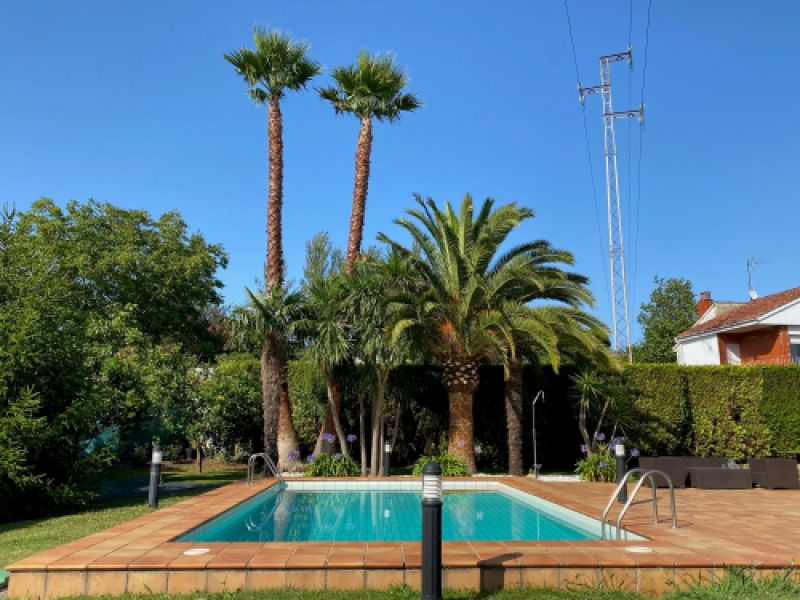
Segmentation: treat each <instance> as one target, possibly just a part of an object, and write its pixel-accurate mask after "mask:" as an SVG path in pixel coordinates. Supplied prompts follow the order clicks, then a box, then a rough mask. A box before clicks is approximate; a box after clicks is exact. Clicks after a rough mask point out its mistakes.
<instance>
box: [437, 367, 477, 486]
mask: <svg viewBox="0 0 800 600" xmlns="http://www.w3.org/2000/svg"><path fill="white" fill-rule="evenodd" d="M479 381H480V375H479V373H478V363H477V362H476V361H474V360H472V359H470V358H460V357H450V358H448V359H446V360H444V361H443V362H442V382H443V383H444V387H445V389H446V390H447V396H448V398H449V401H450V433H449V436H448V447H447V451H448V452H449V453H450V454H452V455H454V456H457V457H458V458H460V459H462V460H463V461H464V462H466V463H467V468H468V469H469V472H470V473H475V471H476V470H477V468H476V466H475V438H474V419H473V415H472V397H473V395H474V394H475V390H476V389H478V383H479Z"/></svg>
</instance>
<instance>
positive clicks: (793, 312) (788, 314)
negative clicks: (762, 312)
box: [760, 302, 800, 329]
mask: <svg viewBox="0 0 800 600" xmlns="http://www.w3.org/2000/svg"><path fill="white" fill-rule="evenodd" d="M760 323H764V324H766V325H788V326H789V328H790V329H791V328H792V327H793V326H794V327H797V328H799V329H800V302H794V303H792V304H789V305H787V306H785V307H784V308H781V309H779V310H776V311H775V312H774V313H772V314H771V315H769V316H768V317H766V318H765V319H761V320H760Z"/></svg>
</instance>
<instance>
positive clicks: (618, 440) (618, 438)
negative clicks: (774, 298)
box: [611, 435, 625, 445]
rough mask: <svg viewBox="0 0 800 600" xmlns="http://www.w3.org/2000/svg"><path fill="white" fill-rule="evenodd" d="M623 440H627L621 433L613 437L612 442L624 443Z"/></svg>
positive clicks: (614, 443)
mask: <svg viewBox="0 0 800 600" xmlns="http://www.w3.org/2000/svg"><path fill="white" fill-rule="evenodd" d="M623 442H625V438H624V437H622V436H621V435H619V436H617V437H615V438H612V439H611V443H612V444H613V445H616V444H622V443H623Z"/></svg>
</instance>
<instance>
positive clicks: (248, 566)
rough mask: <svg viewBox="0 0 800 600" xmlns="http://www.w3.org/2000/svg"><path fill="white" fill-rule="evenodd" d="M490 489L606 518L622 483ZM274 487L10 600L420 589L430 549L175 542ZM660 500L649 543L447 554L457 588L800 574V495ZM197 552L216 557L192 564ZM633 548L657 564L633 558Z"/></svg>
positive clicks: (66, 566)
mask: <svg viewBox="0 0 800 600" xmlns="http://www.w3.org/2000/svg"><path fill="white" fill-rule="evenodd" d="M404 480H406V481H407V480H408V479H407V478H404ZM482 480H489V481H491V480H494V481H498V482H501V483H503V484H505V485H508V486H511V487H514V488H517V489H518V490H521V491H524V492H528V493H531V494H534V495H536V496H539V497H541V498H544V499H546V500H550V501H553V502H556V503H558V504H561V505H563V506H566V507H567V508H571V509H573V510H575V511H578V512H581V513H583V514H586V515H588V516H591V517H594V518H597V517H598V516H599V515H600V513H601V511H602V509H603V507H604V506H605V503H606V502H607V500H608V497H609V495H610V494H611V492H612V490H613V486H612V485H610V484H589V483H542V482H538V481H536V480H534V479H530V478H524V477H518V478H508V477H503V478H493V479H489V478H486V479H484V478H482ZM271 485H274V482H273V481H271V480H262V481H259V482H257V483H256V484H255V485H253V486H249V487H248V486H246V485H244V484H232V485H228V486H225V487H222V488H219V489H215V490H212V491H210V492H207V493H205V494H203V495H201V496H196V497H193V498H190V499H188V500H185V501H183V502H181V503H179V504H175V505H172V506H170V507H168V508H164V509H161V510H158V511H155V512H153V513H151V514H148V515H145V516H142V517H139V518H137V519H134V520H132V521H129V522H127V523H122V524H120V525H117V526H116V527H112V528H111V529H108V530H106V531H103V532H100V533H96V534H93V535H90V536H88V537H85V538H82V539H80V540H76V541H74V542H70V543H68V544H64V545H63V546H59V547H58V548H53V549H50V550H47V551H45V552H41V553H39V554H36V555H34V556H31V557H28V558H25V559H23V560H20V561H18V562H17V563H15V564H13V565H11V566H10V567H8V569H9V570H10V571H11V572H12V576H11V580H10V586H9V597H10V598H22V597H28V598H42V599H47V598H56V597H63V596H70V595H76V594H97V595H99V594H120V593H123V592H126V591H127V592H148V591H150V592H154V593H155V592H164V593H184V592H192V591H208V592H213V591H225V590H236V589H268V588H276V587H301V588H310V589H354V588H364V587H367V588H375V589H379V588H386V587H388V586H391V585H398V584H402V583H405V584H406V585H409V586H411V587H415V588H419V580H420V572H419V568H420V545H419V543H418V542H417V543H415V542H402V543H401V542H369V543H358V542H346V543H345V542H298V543H295V542H272V543H260V542H258V543H254V542H236V543H223V542H215V543H206V542H203V543H197V544H192V543H188V542H172V541H170V540H171V539H174V538H175V537H176V536H178V535H179V534H181V533H183V532H185V531H187V530H189V529H191V528H193V527H195V526H197V525H200V524H201V523H203V522H205V521H207V520H209V519H210V518H213V517H214V516H216V515H218V514H219V513H221V512H224V511H225V510H227V509H229V508H231V507H233V506H235V505H237V504H239V503H240V502H242V501H244V500H246V499H248V498H250V497H252V496H253V495H255V494H257V493H259V492H261V491H263V490H265V489H267V488H268V487H270V486H271ZM659 499H660V503H659V504H660V514H661V522H660V523H658V524H655V523H652V521H651V513H650V505H649V504H641V505H638V506H634V507H633V508H632V509H631V511H630V513H629V515H628V516H627V517H626V519H625V527H626V528H627V529H628V530H630V531H633V532H634V533H637V534H639V535H641V536H644V537H646V538H647V540H645V541H636V542H631V541H628V542H624V541H623V542H617V541H608V540H596V541H572V542H555V541H547V542H518V541H496V542H445V543H444V544H443V547H442V554H443V562H444V585H445V586H446V587H451V588H469V589H476V590H491V589H496V588H500V587H520V586H554V587H570V586H577V585H581V586H585V585H600V584H606V585H611V586H614V587H622V588H627V589H633V590H639V591H644V592H658V591H663V590H666V589H670V588H672V587H673V586H675V585H681V584H685V583H686V582H689V581H702V580H707V579H710V578H713V577H716V576H718V575H719V574H720V573H721V569H722V568H723V567H725V566H730V565H737V566H746V567H752V568H754V569H758V570H759V571H760V572H764V573H772V572H773V571H777V570H785V569H790V568H791V569H792V572H793V574H794V573H795V572H794V565H795V564H796V563H798V562H800V491H790V490H774V491H773V490H762V489H752V490H698V489H682V490H676V501H677V507H678V521H679V528H678V529H672V528H670V526H669V522H668V515H669V507H668V504H667V502H668V500H667V494H666V493H661V494H660V497H659ZM614 510H617V508H616V507H615V509H614ZM193 546H202V547H203V548H208V549H209V552H208V553H207V554H202V555H199V556H187V555H185V554H184V551H186V550H188V549H189V548H191V547H193ZM632 546H639V547H646V548H648V549H649V552H647V553H632V552H629V551H627V550H626V548H629V547H632ZM798 574H799V575H800V571H798Z"/></svg>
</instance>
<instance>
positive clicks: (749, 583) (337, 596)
mask: <svg viewBox="0 0 800 600" xmlns="http://www.w3.org/2000/svg"><path fill="white" fill-rule="evenodd" d="M419 597H420V593H419V592H415V591H413V590H411V589H409V588H406V587H399V588H395V589H392V590H388V591H385V592H378V591H343V592H338V591H330V592H317V591H301V590H269V591H263V592H229V593H225V594H207V593H200V594H191V595H182V596H177V595H166V594H158V595H132V594H127V595H124V596H115V597H114V598H116V599H118V600H316V599H318V598H322V599H324V600H411V599H412V598H413V599H417V598H419ZM106 598H107V599H108V600H110V597H106ZM444 598H445V600H478V599H482V600H645V598H650V599H652V596H643V595H641V594H636V593H632V592H620V591H614V590H599V589H593V588H580V589H573V590H553V589H522V590H503V591H499V592H484V593H476V592H464V591H453V590H445V593H444ZM659 598H660V599H661V600H788V599H789V598H800V586H797V585H796V584H793V583H791V582H790V580H789V579H788V574H787V576H777V577H774V578H771V579H765V580H761V581H755V580H753V579H752V577H751V576H750V574H749V573H748V572H747V571H746V570H743V569H732V570H730V571H728V573H727V574H726V576H725V577H724V578H723V579H722V580H721V581H720V582H718V583H716V584H714V585H711V586H704V587H691V588H689V589H686V590H681V591H678V592H672V593H669V594H665V595H663V596H660V597H659ZM88 599H89V597H86V600H88ZM92 600H97V598H96V597H94V598H93V599H92Z"/></svg>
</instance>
